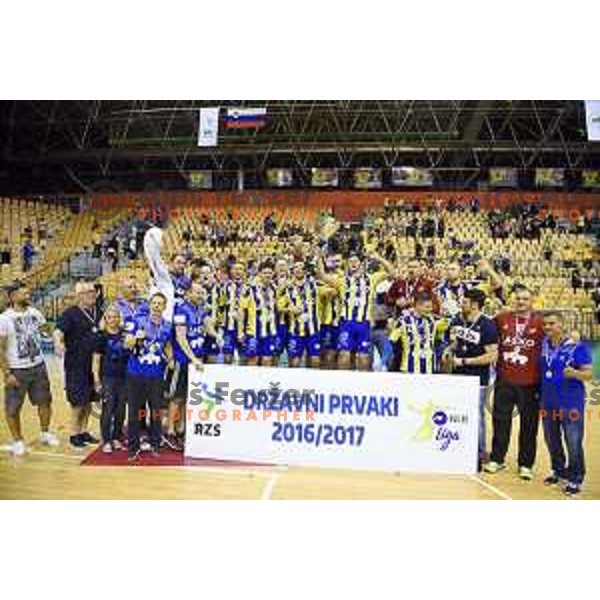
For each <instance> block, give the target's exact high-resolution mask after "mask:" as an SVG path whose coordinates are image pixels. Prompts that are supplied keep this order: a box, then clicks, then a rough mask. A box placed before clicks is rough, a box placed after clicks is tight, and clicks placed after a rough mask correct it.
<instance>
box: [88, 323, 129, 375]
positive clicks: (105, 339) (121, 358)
mask: <svg viewBox="0 0 600 600" xmlns="http://www.w3.org/2000/svg"><path fill="white" fill-rule="evenodd" d="M95 352H97V353H98V354H100V355H101V356H102V359H101V362H100V374H101V376H102V378H103V379H104V378H115V379H123V378H124V377H125V375H126V374H127V363H128V362H129V355H130V350H129V349H128V348H127V347H126V346H125V334H124V333H123V332H122V331H119V332H117V333H108V332H107V331H101V332H100V333H99V334H98V339H97V343H96V349H95Z"/></svg>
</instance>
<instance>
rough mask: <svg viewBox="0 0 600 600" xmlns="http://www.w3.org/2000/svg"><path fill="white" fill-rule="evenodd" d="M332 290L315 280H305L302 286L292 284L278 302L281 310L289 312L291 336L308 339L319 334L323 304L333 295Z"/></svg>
mask: <svg viewBox="0 0 600 600" xmlns="http://www.w3.org/2000/svg"><path fill="white" fill-rule="evenodd" d="M331 292H333V290H331V288H324V287H323V286H320V285H318V284H317V282H316V281H315V280H314V279H312V278H311V279H308V278H307V279H305V280H304V282H303V283H302V284H297V283H294V282H292V283H291V284H290V285H288V286H287V287H286V288H285V290H284V293H283V294H282V295H281V297H280V298H279V300H278V306H279V308H280V310H282V311H286V310H289V309H290V308H292V309H295V310H294V311H292V312H288V327H289V329H288V332H289V334H290V335H297V336H300V337H306V336H309V335H315V334H317V333H319V330H320V327H321V315H322V314H323V304H324V303H325V302H326V301H327V300H328V299H329V296H330V295H331Z"/></svg>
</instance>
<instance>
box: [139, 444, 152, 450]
mask: <svg viewBox="0 0 600 600" xmlns="http://www.w3.org/2000/svg"><path fill="white" fill-rule="evenodd" d="M150 450H152V446H151V445H150V442H142V443H141V444H140V452H150Z"/></svg>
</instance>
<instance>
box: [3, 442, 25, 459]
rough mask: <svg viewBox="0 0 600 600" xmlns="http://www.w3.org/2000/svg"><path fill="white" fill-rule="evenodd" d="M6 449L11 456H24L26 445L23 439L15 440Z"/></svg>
mask: <svg viewBox="0 0 600 600" xmlns="http://www.w3.org/2000/svg"><path fill="white" fill-rule="evenodd" d="M8 451H9V452H10V453H11V454H12V455H13V456H25V454H26V453H27V446H26V445H25V442H24V441H23V440H17V441H16V442H13V443H12V444H11V445H10V447H9V449H8Z"/></svg>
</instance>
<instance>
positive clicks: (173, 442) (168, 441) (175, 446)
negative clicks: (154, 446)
mask: <svg viewBox="0 0 600 600" xmlns="http://www.w3.org/2000/svg"><path fill="white" fill-rule="evenodd" d="M162 442H164V445H165V446H166V447H167V448H170V449H171V450H173V451H175V452H181V445H180V444H179V440H178V439H177V436H175V435H173V434H168V435H163V437H162ZM161 445H162V444H161Z"/></svg>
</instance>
